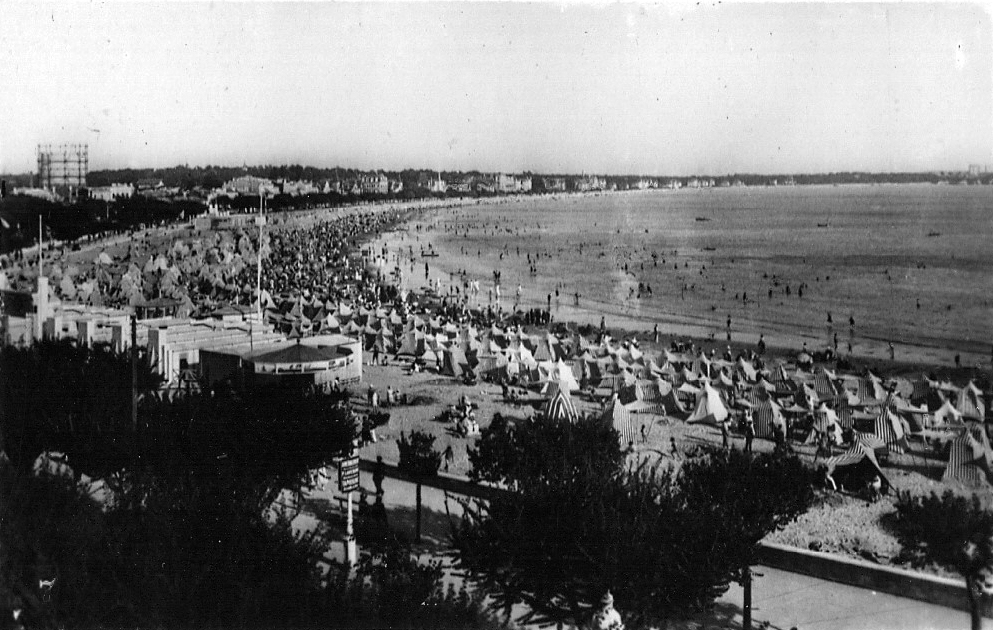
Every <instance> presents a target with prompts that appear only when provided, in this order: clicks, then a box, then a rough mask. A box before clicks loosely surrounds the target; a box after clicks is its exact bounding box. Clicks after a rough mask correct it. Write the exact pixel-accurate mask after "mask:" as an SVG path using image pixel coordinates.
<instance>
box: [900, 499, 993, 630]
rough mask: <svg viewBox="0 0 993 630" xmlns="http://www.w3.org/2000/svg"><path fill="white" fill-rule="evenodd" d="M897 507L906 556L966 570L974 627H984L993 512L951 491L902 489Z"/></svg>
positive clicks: (992, 571)
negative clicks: (925, 492) (923, 493)
mask: <svg viewBox="0 0 993 630" xmlns="http://www.w3.org/2000/svg"><path fill="white" fill-rule="evenodd" d="M896 509H897V512H896V517H897V518H896V530H897V538H898V539H899V541H900V545H901V552H900V555H901V557H902V559H904V560H906V561H908V562H910V563H911V564H912V565H913V566H917V567H920V566H924V565H927V564H929V563H935V564H938V565H941V566H943V567H945V568H948V569H951V570H954V571H957V572H958V573H959V574H961V575H962V577H964V578H965V581H966V588H967V590H968V595H969V602H970V607H971V612H972V626H973V628H978V627H980V626H981V625H982V617H981V613H980V606H981V604H982V597H983V595H984V594H986V595H988V594H990V592H991V591H993V512H991V511H990V510H988V509H987V508H986V507H984V506H983V503H982V501H980V499H979V497H978V496H977V495H972V496H970V497H963V496H959V495H956V494H955V493H953V492H952V491H951V490H946V491H945V493H944V494H943V495H941V496H938V494H937V493H934V492H932V493H931V494H930V495H928V496H914V495H911V494H910V493H909V492H902V493H900V494H899V495H898V496H897V502H896Z"/></svg>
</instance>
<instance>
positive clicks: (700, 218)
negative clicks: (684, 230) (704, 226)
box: [696, 217, 710, 221]
mask: <svg viewBox="0 0 993 630" xmlns="http://www.w3.org/2000/svg"><path fill="white" fill-rule="evenodd" d="M696 220H697V221H710V219H708V218H707V217H697V218H696Z"/></svg>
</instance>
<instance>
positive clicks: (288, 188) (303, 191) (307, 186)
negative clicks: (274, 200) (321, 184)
mask: <svg viewBox="0 0 993 630" xmlns="http://www.w3.org/2000/svg"><path fill="white" fill-rule="evenodd" d="M276 189H277V190H278V191H279V192H280V193H282V194H284V195H291V196H293V197H299V196H301V195H309V194H312V193H316V192H320V189H319V188H318V187H317V186H315V185H314V184H313V183H312V182H308V181H303V180H301V181H298V182H294V181H288V180H279V181H277V182H276Z"/></svg>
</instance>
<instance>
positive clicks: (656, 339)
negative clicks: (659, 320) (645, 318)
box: [652, 324, 659, 343]
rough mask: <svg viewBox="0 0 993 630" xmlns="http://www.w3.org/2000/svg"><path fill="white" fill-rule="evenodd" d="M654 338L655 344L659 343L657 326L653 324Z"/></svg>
mask: <svg viewBox="0 0 993 630" xmlns="http://www.w3.org/2000/svg"><path fill="white" fill-rule="evenodd" d="M652 332H653V334H654V336H655V343H658V342H659V325H658V324H655V330H653V331H652Z"/></svg>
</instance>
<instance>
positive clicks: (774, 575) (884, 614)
mask: <svg viewBox="0 0 993 630" xmlns="http://www.w3.org/2000/svg"><path fill="white" fill-rule="evenodd" d="M361 484H362V487H363V488H364V489H365V490H367V491H368V492H370V493H372V492H374V490H375V486H374V485H373V482H372V475H371V473H369V472H367V471H363V472H362V473H361ZM383 488H384V492H385V494H384V500H383V502H384V504H385V506H386V510H387V514H388V519H389V523H390V525H391V526H392V527H394V528H396V529H398V530H399V531H401V532H402V533H404V534H406V535H408V536H409V537H410V538H411V539H413V536H414V528H415V520H414V519H415V518H416V517H415V507H414V506H415V487H414V485H413V484H411V483H408V482H406V481H402V480H399V479H395V478H393V477H390V476H387V478H386V480H385V481H384V483H383ZM421 492H422V506H423V507H422V538H423V544H422V546H421V548H422V549H423V550H424V553H425V554H426V555H428V556H431V555H433V554H436V553H439V552H441V551H442V550H443V549H444V547H445V544H446V540H447V535H448V527H449V519H450V518H452V519H455V518H458V517H459V516H460V515H461V514H462V510H461V507H460V504H459V502H458V500H457V499H456V498H455V497H454V495H451V494H449V493H446V492H444V491H442V490H438V489H437V488H433V487H429V486H422V491H421ZM335 494H337V493H336V488H335V487H334V486H333V483H332V484H329V485H328V488H327V491H323V492H322V491H317V492H315V493H313V494H312V495H311V503H316V504H327V505H331V506H334V507H337V506H338V502H337V500H335V499H333V496H334V495H335ZM355 496H356V497H357V496H358V493H356V495H355ZM357 502H358V501H357V500H356V503H357ZM356 514H357V512H356ZM315 525H316V517H315V516H314V514H313V513H304V514H302V515H301V516H300V517H298V519H297V521H295V522H294V526H295V527H298V528H300V529H301V530H304V529H307V528H309V527H313V526H315ZM332 554H333V556H334V557H336V558H337V559H339V560H342V559H344V547H343V545H341V544H338V545H334V546H333V548H332ZM754 571H755V573H756V577H755V581H754V582H753V587H752V623H753V626H752V627H753V628H761V627H763V625H762V624H763V623H764V622H768V623H769V626H768V628H772V629H781V630H790V629H791V628H797V630H806V629H808V628H814V629H817V630H827V629H831V630H945V629H950V630H951V629H958V628H962V629H965V628H969V623H970V620H969V614H968V613H966V612H963V611H959V610H955V609H952V608H945V607H943V606H936V605H933V604H927V603H924V602H920V601H917V600H913V599H905V598H902V597H896V596H893V595H888V594H885V593H878V592H875V591H872V590H867V589H861V588H855V587H852V586H847V585H845V584H840V583H837V582H830V581H827V580H821V579H817V578H813V577H809V576H806V575H800V574H797V573H790V572H786V571H780V570H777V569H772V568H769V567H763V566H759V567H755V568H754ZM452 579H457V578H454V577H453V578H452ZM742 603H743V599H742V588H741V587H740V586H738V585H737V584H732V585H731V588H730V589H729V590H728V591H727V592H726V593H725V594H724V595H723V596H722V597H721V598H719V599H718V600H717V602H716V605H715V607H714V611H713V612H712V613H711V614H709V615H702V616H699V617H697V618H694V619H691V620H685V621H683V622H679V623H678V624H673V625H672V626H671V627H672V628H686V629H692V630H704V629H710V628H713V629H715V630H716V629H717V628H741V621H742V618H741V608H742ZM983 628H990V629H993V619H984V620H983Z"/></svg>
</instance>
